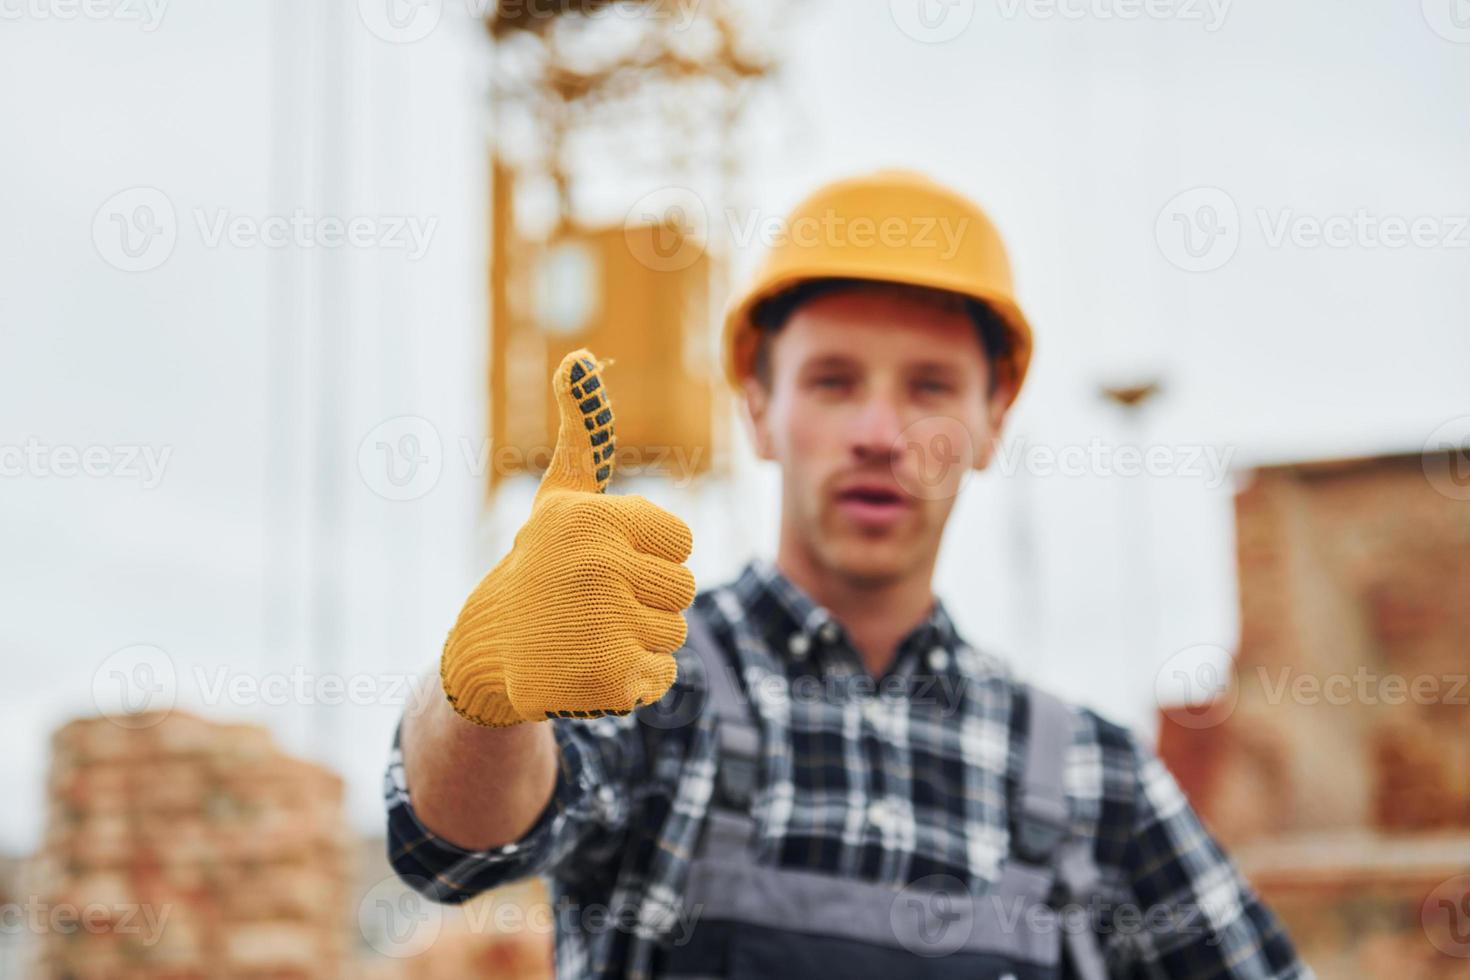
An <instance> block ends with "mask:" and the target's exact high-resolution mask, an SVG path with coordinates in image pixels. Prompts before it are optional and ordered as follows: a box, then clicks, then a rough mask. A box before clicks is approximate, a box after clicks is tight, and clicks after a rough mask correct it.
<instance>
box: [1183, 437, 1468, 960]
mask: <svg viewBox="0 0 1470 980" xmlns="http://www.w3.org/2000/svg"><path fill="white" fill-rule="evenodd" d="M1456 462H1457V461H1456V460H1455V459H1453V458H1449V457H1448V456H1446V455H1445V454H1427V455H1418V454H1410V455H1402V456H1388V457H1379V458H1370V459H1353V460H1342V461H1334V462H1321V463H1307V464H1297V465H1285V466H1267V467H1261V468H1259V469H1257V470H1255V471H1253V472H1252V473H1251V474H1249V476H1248V478H1247V480H1246V483H1245V485H1244V487H1243V489H1242V490H1241V492H1240V493H1239V495H1238V497H1237V500H1236V515H1237V552H1238V562H1239V579H1240V602H1241V646H1240V651H1239V654H1238V656H1237V658H1236V662H1235V670H1234V677H1233V683H1232V684H1231V685H1230V686H1229V688H1228V689H1227V690H1226V691H1225V692H1224V693H1223V694H1222V695H1221V696H1220V697H1219V698H1218V699H1217V700H1216V701H1214V702H1211V703H1207V704H1200V705H1193V706H1187V707H1181V708H1178V709H1173V710H1170V711H1166V712H1165V716H1164V719H1163V726H1162V734H1161V744H1160V751H1161V754H1162V755H1163V757H1164V759H1165V761H1166V762H1167V763H1168V764H1169V766H1170V768H1171V769H1172V770H1173V771H1174V772H1175V773H1176V774H1177V776H1178V777H1179V780H1180V782H1181V784H1182V785H1183V786H1184V788H1185V791H1186V792H1187V794H1188V795H1189V797H1190V799H1191V801H1192V802H1193V803H1194V805H1195V806H1196V807H1197V808H1198V809H1199V810H1200V811H1201V813H1202V814H1203V815H1204V817H1205V819H1206V821H1207V822H1208V823H1209V824H1210V826H1211V827H1212V829H1213V830H1214V831H1215V832H1216V833H1217V834H1218V836H1219V837H1220V839H1221V840H1222V842H1223V843H1224V844H1225V845H1226V846H1227V847H1228V848H1230V849H1231V850H1232V852H1233V853H1235V854H1236V855H1237V857H1238V858H1239V860H1240V863H1241V865H1242V867H1243V869H1244V870H1245V871H1246V873H1247V874H1248V876H1249V877H1250V878H1251V880H1252V881H1253V882H1254V883H1255V884H1256V886H1257V887H1258V888H1259V889H1260V890H1261V891H1262V892H1263V894H1265V896H1266V897H1267V898H1268V900H1269V901H1271V903H1272V904H1273V905H1274V906H1276V907H1277V908H1278V909H1279V911H1280V912H1281V914H1282V916H1283V918H1284V919H1285V920H1286V922H1287V925H1288V927H1289V928H1290V930H1291V932H1292V935H1293V937H1294V938H1295V939H1296V940H1297V942H1298V944H1299V945H1300V946H1301V947H1302V950H1303V953H1304V955H1305V957H1306V958H1307V960H1308V962H1310V963H1312V965H1313V966H1314V967H1315V968H1316V969H1317V971H1318V972H1319V974H1320V975H1322V976H1327V977H1334V978H1345V980H1346V978H1358V977H1362V978H1370V977H1383V976H1389V975H1393V976H1400V977H1413V978H1440V977H1470V657H1467V656H1466V650H1467V645H1470V503H1467V502H1466V499H1465V497H1464V496H1463V495H1460V494H1458V493H1452V492H1446V484H1445V483H1444V481H1442V480H1440V479H1438V478H1439V477H1440V476H1443V475H1444V474H1445V473H1447V472H1450V470H1449V469H1448V468H1449V467H1451V466H1453V465H1454V464H1455V463H1456Z"/></svg>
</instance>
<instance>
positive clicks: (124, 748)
mask: <svg viewBox="0 0 1470 980" xmlns="http://www.w3.org/2000/svg"><path fill="white" fill-rule="evenodd" d="M126 722H127V724H126V726H123V725H119V724H117V723H115V722H114V721H112V720H109V719H105V718H89V719H83V720H78V721H73V722H71V723H70V724H68V725H66V726H65V727H63V728H61V729H60V730H59V731H57V732H56V734H55V736H54V738H53V743H52V753H53V758H52V767H51V776H50V784H49V787H48V790H49V802H50V814H49V821H48V826H47V832H46V839H45V842H44V845H43V848H42V851H41V853H40V855H39V857H38V865H37V869H36V870H37V872H38V873H37V874H36V875H35V880H36V881H37V883H38V886H39V890H40V891H41V892H42V895H41V896H38V897H39V898H40V899H41V902H42V904H43V905H44V906H45V907H46V909H47V912H46V914H47V915H48V916H49V921H48V925H47V928H46V929H45V930H44V936H45V940H44V943H43V950H42V975H44V976H48V977H56V978H62V977H65V978H68V980H130V978H134V977H150V978H174V980H192V978H205V977H208V978H210V980H215V978H229V980H247V978H259V980H263V978H267V977H268V978H272V980H289V978H307V977H313V978H314V977H336V976H340V975H341V974H342V973H343V964H344V963H346V962H347V957H348V954H349V952H350V949H349V946H350V939H351V932H350V919H349V916H348V914H347V912H348V907H347V899H348V895H347V889H348V887H349V886H348V857H349V856H348V854H347V852H346V850H345V848H344V841H346V840H347V836H346V834H345V832H344V823H343V817H342V785H341V781H340V780H339V778H338V777H337V776H335V775H334V774H332V773H330V772H328V771H326V770H324V769H322V768H320V767H318V766H315V765H311V764H309V763H306V762H302V761H300V760H298V759H294V758H291V757H288V756H286V755H283V754H282V753H281V752H280V751H279V749H278V748H277V747H276V746H275V745H274V744H273V743H272V740H271V738H270V735H269V733H268V732H266V731H265V730H264V729H262V728H258V727H255V726H249V725H228V724H216V723H212V722H208V721H205V720H203V719H200V718H197V717H194V716H191V715H188V714H184V713H181V712H171V713H169V714H167V715H166V716H164V715H159V716H156V717H151V716H134V717H132V718H129V719H126Z"/></svg>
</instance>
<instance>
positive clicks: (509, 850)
mask: <svg viewBox="0 0 1470 980" xmlns="http://www.w3.org/2000/svg"><path fill="white" fill-rule="evenodd" d="M520 849H521V845H519V844H506V845H505V846H504V847H502V848H501V849H500V853H501V854H514V853H515V852H516V851H519V850H520Z"/></svg>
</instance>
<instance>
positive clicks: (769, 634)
mask: <svg viewBox="0 0 1470 980" xmlns="http://www.w3.org/2000/svg"><path fill="white" fill-rule="evenodd" d="M736 588H737V590H738V592H739V594H740V596H741V599H742V600H743V604H744V605H745V607H746V608H747V609H768V610H769V611H770V612H771V613H774V615H767V616H759V615H758V616H757V617H756V618H757V620H758V624H759V628H760V629H761V631H762V632H763V633H765V634H766V638H767V641H768V642H769V643H770V644H771V646H772V649H774V650H775V651H776V652H777V654H778V656H785V655H786V653H787V652H788V651H789V650H790V649H791V648H792V644H793V642H794V643H795V645H796V648H797V649H801V650H803V652H804V650H805V649H806V648H809V647H812V646H815V645H816V643H817V642H818V641H819V640H820V641H822V642H826V643H834V642H836V640H837V639H839V638H840V637H841V636H842V624H841V623H839V622H838V621H837V619H836V617H835V616H833V615H832V613H831V612H830V611H829V610H828V609H827V608H826V607H825V606H822V605H819V604H818V603H817V602H816V600H815V599H813V598H812V597H811V596H810V595H808V594H807V593H806V592H805V591H804V590H803V589H802V588H801V586H799V585H797V584H796V583H795V582H793V581H791V580H790V579H789V578H787V577H786V576H785V575H783V574H782V573H781V571H780V570H779V569H777V568H776V566H775V564H774V563H772V562H769V561H766V560H764V559H756V560H755V561H752V562H751V563H750V564H749V565H747V566H746V568H745V571H744V572H743V573H742V574H741V576H740V578H739V580H738V582H737V586H736ZM761 620H764V621H761ZM797 634H800V635H801V636H803V637H804V639H799V640H793V637H794V636H796V635H797ZM963 646H964V641H963V640H961V639H960V636H959V633H958V631H957V630H956V629H955V625H954V621H953V620H952V619H951V618H950V616H949V612H948V611H947V610H946V609H945V608H944V603H943V602H942V601H941V600H940V599H938V598H937V597H936V598H935V600H934V604H933V606H931V607H930V610H929V614H928V615H927V616H925V617H924V619H923V620H922V621H921V622H920V623H919V624H918V625H916V626H915V627H914V628H913V629H912V630H910V631H909V632H908V634H907V635H906V636H905V637H904V638H903V640H902V641H900V642H899V645H898V656H897V657H896V658H895V664H897V663H899V662H901V661H902V660H903V659H904V658H906V657H909V656H912V655H915V654H920V653H925V652H927V651H930V650H933V649H936V648H943V649H944V650H946V651H947V652H949V653H954V652H955V651H956V650H958V649H959V648H961V647H963Z"/></svg>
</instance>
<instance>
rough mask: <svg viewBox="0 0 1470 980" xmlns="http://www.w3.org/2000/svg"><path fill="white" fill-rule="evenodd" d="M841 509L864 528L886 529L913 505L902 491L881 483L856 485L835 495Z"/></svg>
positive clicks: (846, 515) (840, 510)
mask: <svg viewBox="0 0 1470 980" xmlns="http://www.w3.org/2000/svg"><path fill="white" fill-rule="evenodd" d="M835 499H836V503H837V510H838V512H839V513H841V514H843V515H844V516H845V517H847V518H848V519H849V520H851V521H853V522H854V523H856V524H859V525H861V526H863V527H871V528H885V527H891V526H892V525H894V524H896V523H897V522H898V520H899V519H900V518H902V517H903V515H904V514H905V513H907V512H908V510H909V508H910V506H911V502H910V501H909V499H908V498H907V497H906V496H905V495H904V494H903V493H901V492H900V491H899V490H897V489H895V488H893V487H891V486H888V485H886V484H881V483H854V484H851V485H849V486H846V487H843V488H842V489H841V490H838V491H837V493H836V494H835Z"/></svg>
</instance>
